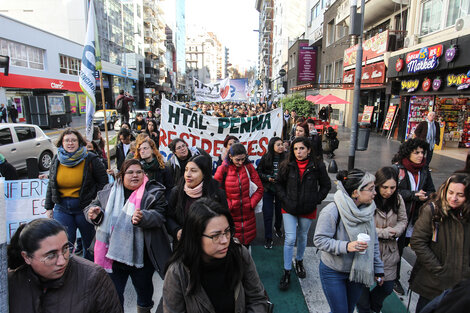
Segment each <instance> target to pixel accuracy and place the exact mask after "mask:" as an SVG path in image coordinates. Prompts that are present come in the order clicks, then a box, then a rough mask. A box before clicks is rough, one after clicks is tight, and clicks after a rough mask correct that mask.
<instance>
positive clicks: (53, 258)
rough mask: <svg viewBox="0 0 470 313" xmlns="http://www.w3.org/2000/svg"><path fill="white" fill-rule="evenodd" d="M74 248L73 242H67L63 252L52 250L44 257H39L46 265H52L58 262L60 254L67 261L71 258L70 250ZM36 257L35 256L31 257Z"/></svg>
mask: <svg viewBox="0 0 470 313" xmlns="http://www.w3.org/2000/svg"><path fill="white" fill-rule="evenodd" d="M72 248H73V244H72V243H71V242H67V243H66V244H65V245H64V246H63V247H62V251H61V252H59V253H58V252H51V253H48V254H47V255H46V256H44V257H42V258H38V260H39V261H41V262H42V263H44V265H46V266H52V265H56V264H57V260H58V259H59V256H62V257H63V258H64V260H65V261H67V260H68V259H69V258H70V250H71V249H72ZM31 258H33V259H34V257H31Z"/></svg>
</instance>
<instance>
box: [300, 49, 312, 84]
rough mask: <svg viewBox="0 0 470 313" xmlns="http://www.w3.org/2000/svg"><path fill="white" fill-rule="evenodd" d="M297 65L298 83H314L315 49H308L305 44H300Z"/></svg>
mask: <svg viewBox="0 0 470 313" xmlns="http://www.w3.org/2000/svg"><path fill="white" fill-rule="evenodd" d="M298 64H299V68H298V75H297V81H298V82H299V83H301V82H313V81H315V72H316V70H317V47H310V46H309V45H308V44H307V43H304V44H300V47H299V59H298Z"/></svg>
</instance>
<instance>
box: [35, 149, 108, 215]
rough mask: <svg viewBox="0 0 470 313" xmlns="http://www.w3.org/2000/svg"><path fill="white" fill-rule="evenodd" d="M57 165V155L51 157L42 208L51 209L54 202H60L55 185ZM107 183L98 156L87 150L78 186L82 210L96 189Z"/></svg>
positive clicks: (105, 174)
mask: <svg viewBox="0 0 470 313" xmlns="http://www.w3.org/2000/svg"><path fill="white" fill-rule="evenodd" d="M58 167H59V159H58V158H57V155H56V156H54V159H52V164H51V168H50V169H49V184H48V185H47V192H46V202H45V204H44V208H45V209H46V210H52V209H53V208H54V204H56V203H60V193H59V188H58V186H57V168H58ZM107 183H108V174H107V173H106V169H105V168H104V166H103V162H101V160H100V158H99V157H98V156H97V155H96V154H94V153H93V152H88V155H87V157H86V159H85V168H84V170H83V179H82V187H81V188H80V196H79V199H80V206H79V208H78V209H79V211H82V210H83V209H84V208H85V207H86V206H87V205H88V204H90V202H91V201H92V200H93V199H94V198H95V197H96V194H97V192H98V191H100V190H101V189H103V187H104V186H105V185H106V184H107Z"/></svg>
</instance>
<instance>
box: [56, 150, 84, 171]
mask: <svg viewBox="0 0 470 313" xmlns="http://www.w3.org/2000/svg"><path fill="white" fill-rule="evenodd" d="M87 155H88V151H87V150H86V147H85V146H81V147H79V148H78V149H77V151H75V152H67V151H65V149H64V147H59V149H58V154H57V158H58V159H59V162H60V164H62V165H64V166H67V167H74V166H75V165H77V164H78V163H80V162H82V161H83V160H84V159H85V158H86V157H87Z"/></svg>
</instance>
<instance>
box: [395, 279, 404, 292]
mask: <svg viewBox="0 0 470 313" xmlns="http://www.w3.org/2000/svg"><path fill="white" fill-rule="evenodd" d="M393 290H395V292H396V293H398V294H399V295H401V296H404V295H405V290H404V289H403V287H402V285H401V283H400V281H399V280H398V279H395V284H394V285H393Z"/></svg>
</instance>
